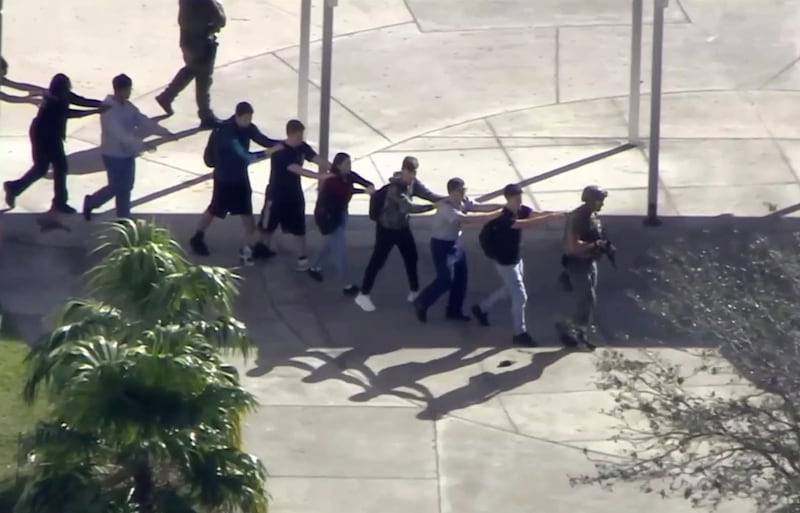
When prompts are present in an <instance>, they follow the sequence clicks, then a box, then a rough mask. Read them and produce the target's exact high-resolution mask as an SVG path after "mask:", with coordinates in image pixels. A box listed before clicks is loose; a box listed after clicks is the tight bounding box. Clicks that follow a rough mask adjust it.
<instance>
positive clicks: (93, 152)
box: [48, 116, 200, 179]
mask: <svg viewBox="0 0 800 513" xmlns="http://www.w3.org/2000/svg"><path fill="white" fill-rule="evenodd" d="M152 119H153V121H156V122H158V121H160V120H162V119H164V116H156V117H154V118H152ZM198 132H200V127H193V128H187V129H186V130H181V131H180V132H175V133H173V134H172V135H167V136H163V137H159V138H157V139H151V140H149V141H148V142H150V143H151V144H153V145H154V146H155V147H156V148H157V147H159V146H162V145H164V144H167V143H171V142H175V141H179V140H181V139H183V138H185V137H189V136H192V135H194V134H196V133H198ZM67 163H68V164H69V174H71V175H88V174H92V173H98V172H100V171H105V169H106V166H105V164H103V156H102V155H101V153H100V147H99V146H98V147H96V148H90V149H88V150H81V151H76V152H74V153H70V154H69V155H67ZM48 177H50V178H51V179H52V176H51V175H48Z"/></svg>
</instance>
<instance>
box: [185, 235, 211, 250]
mask: <svg viewBox="0 0 800 513" xmlns="http://www.w3.org/2000/svg"><path fill="white" fill-rule="evenodd" d="M189 247H191V248H192V251H193V252H194V253H195V254H196V255H200V256H209V255H211V252H210V251H209V250H208V246H206V241H205V239H204V238H203V234H202V233H200V232H198V233H195V234H194V236H193V237H192V238H191V239H189Z"/></svg>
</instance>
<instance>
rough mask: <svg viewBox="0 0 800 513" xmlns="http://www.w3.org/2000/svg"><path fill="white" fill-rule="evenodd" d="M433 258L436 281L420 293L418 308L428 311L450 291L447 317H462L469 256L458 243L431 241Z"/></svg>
mask: <svg viewBox="0 0 800 513" xmlns="http://www.w3.org/2000/svg"><path fill="white" fill-rule="evenodd" d="M431 256H432V257H433V266H434V267H435V268H436V279H435V280H433V283H431V284H430V285H428V286H427V287H425V289H423V291H422V292H421V293H420V295H419V297H418V298H417V307H418V308H420V309H423V310H427V309H428V308H430V307H431V306H432V305H433V304H434V303H435V302H436V301H437V300H438V299H439V298H440V297H442V295H444V293H445V292H448V291H449V292H450V298H449V300H448V302H447V315H450V316H452V315H462V314H463V311H462V308H463V307H464V296H466V294H467V255H466V254H465V253H464V250H463V249H462V248H461V246H459V245H458V244H457V243H456V241H452V240H439V239H431Z"/></svg>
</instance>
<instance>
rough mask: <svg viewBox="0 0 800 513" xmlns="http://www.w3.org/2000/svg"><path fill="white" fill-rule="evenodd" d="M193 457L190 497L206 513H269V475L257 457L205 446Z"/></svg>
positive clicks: (232, 450)
mask: <svg viewBox="0 0 800 513" xmlns="http://www.w3.org/2000/svg"><path fill="white" fill-rule="evenodd" d="M200 449H201V450H200V451H198V452H195V453H193V454H192V465H191V468H190V472H191V476H190V478H189V479H188V480H187V481H188V482H189V483H190V486H191V488H190V490H191V491H190V494H191V495H192V497H193V498H194V499H195V501H196V502H197V503H199V504H200V505H202V506H203V509H206V510H212V511H214V510H228V511H230V510H239V511H252V512H254V513H266V510H267V494H266V489H265V483H266V478H267V471H266V468H264V465H263V464H262V463H261V461H260V460H259V459H258V458H256V457H255V456H253V455H251V454H248V453H246V452H242V451H239V450H237V449H234V448H230V447H222V446H209V445H203V446H201V447H200Z"/></svg>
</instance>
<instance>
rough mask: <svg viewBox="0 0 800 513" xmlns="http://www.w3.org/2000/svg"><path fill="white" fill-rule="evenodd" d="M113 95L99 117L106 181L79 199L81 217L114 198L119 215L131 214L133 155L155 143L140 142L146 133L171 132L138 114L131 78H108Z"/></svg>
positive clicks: (134, 174) (104, 103) (134, 157)
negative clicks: (132, 98)
mask: <svg viewBox="0 0 800 513" xmlns="http://www.w3.org/2000/svg"><path fill="white" fill-rule="evenodd" d="M112 86H113V88H114V94H110V95H108V96H107V97H106V99H105V101H104V102H103V105H105V106H107V107H108V109H107V110H106V111H105V112H103V114H102V115H101V116H100V129H101V134H100V153H101V154H102V156H103V163H104V164H105V166H106V174H107V175H108V184H107V185H105V186H103V187H101V188H100V189H98V190H97V191H95V192H94V193H93V194H88V195H87V196H86V197H84V199H83V217H84V218H86V220H87V221H89V220H91V218H92V211H93V210H94V209H96V208H100V207H101V206H103V205H104V204H105V203H107V202H108V201H110V200H111V198H114V199H115V200H116V213H117V217H119V218H126V217H130V215H131V191H132V190H133V183H134V180H135V177H136V157H137V156H138V155H139V154H140V153H141V152H142V151H146V150H147V151H152V150H154V149H155V146H154V145H152V144H148V143H145V142H144V138H145V137H147V136H149V135H164V136H168V135H172V133H171V132H170V131H169V130H167V129H166V128H164V127H162V126H161V125H159V124H158V123H156V122H155V121H153V120H151V119H150V118H148V117H147V116H145V115H144V114H142V113H141V112H140V111H139V109H138V108H136V106H135V105H134V104H133V103H131V101H130V100H129V98H130V97H131V90H132V89H133V81H132V80H131V79H130V77H129V76H127V75H124V74H123V75H117V76H116V77H114V80H113V81H112Z"/></svg>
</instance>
